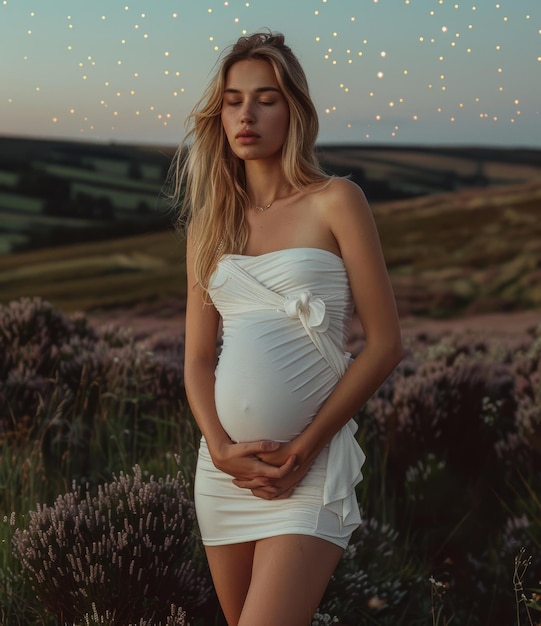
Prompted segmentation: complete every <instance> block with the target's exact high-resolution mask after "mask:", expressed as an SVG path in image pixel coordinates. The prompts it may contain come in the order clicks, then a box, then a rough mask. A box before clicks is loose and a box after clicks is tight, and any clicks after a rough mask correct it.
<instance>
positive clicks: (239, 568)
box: [205, 542, 255, 626]
mask: <svg viewBox="0 0 541 626" xmlns="http://www.w3.org/2000/svg"><path fill="white" fill-rule="evenodd" d="M254 547H255V543H254V542H246V543H235V544H231V545H226V546H205V552H206V554H207V560H208V562H209V567H210V573H211V574H212V581H213V583H214V588H215V589H216V594H217V595H218V600H219V601H220V606H221V607H222V611H223V612H224V615H225V618H226V620H227V623H228V624H229V626H236V625H237V624H238V621H239V618H240V614H241V612H242V607H243V606H244V601H245V599H246V595H247V593H248V588H249V586H250V580H251V577H252V562H253V557H254Z"/></svg>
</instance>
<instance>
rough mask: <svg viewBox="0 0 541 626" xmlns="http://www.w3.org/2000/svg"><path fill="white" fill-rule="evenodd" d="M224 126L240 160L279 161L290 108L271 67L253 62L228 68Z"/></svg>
mask: <svg viewBox="0 0 541 626" xmlns="http://www.w3.org/2000/svg"><path fill="white" fill-rule="evenodd" d="M222 124H223V127H224V130H225V134H226V135H227V140H228V141H229V145H230V146H231V150H233V152H234V153H235V154H236V155H237V156H238V157H239V158H241V159H243V160H246V161H247V160H257V159H276V158H280V156H281V152H282V146H283V145H284V142H285V140H286V137H287V132H288V128H289V106H288V104H287V101H286V99H285V97H284V95H283V93H282V91H281V90H280V88H279V86H278V82H277V81H276V76H275V74H274V70H273V68H272V65H271V64H270V63H268V62H267V61H263V60H261V59H250V60H246V61H238V62H237V63H235V64H234V65H232V66H231V67H230V68H229V70H228V72H227V75H226V81H225V89H224V94H223V102H222Z"/></svg>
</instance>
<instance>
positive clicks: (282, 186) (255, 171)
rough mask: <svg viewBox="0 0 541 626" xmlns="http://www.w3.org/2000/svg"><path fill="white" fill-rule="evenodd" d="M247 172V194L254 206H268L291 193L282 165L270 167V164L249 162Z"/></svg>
mask: <svg viewBox="0 0 541 626" xmlns="http://www.w3.org/2000/svg"><path fill="white" fill-rule="evenodd" d="M245 172H246V193H247V194H248V198H249V199H250V202H251V203H252V205H254V206H258V207H262V206H266V205H267V204H269V202H270V203H272V202H274V201H275V200H276V199H277V198H279V197H281V196H283V195H286V194H287V193H288V191H289V185H288V183H287V181H286V178H285V176H284V173H283V171H282V167H281V163H280V164H276V166H269V164H268V163H265V164H264V165H263V164H261V163H260V162H257V161H247V162H246V163H245Z"/></svg>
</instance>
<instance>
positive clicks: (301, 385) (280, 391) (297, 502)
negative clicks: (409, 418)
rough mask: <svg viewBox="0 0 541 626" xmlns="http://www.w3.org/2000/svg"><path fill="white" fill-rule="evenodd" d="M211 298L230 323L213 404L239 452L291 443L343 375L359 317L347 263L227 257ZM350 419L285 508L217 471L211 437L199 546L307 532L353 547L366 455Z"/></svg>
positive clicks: (293, 251)
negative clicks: (244, 445)
mask: <svg viewBox="0 0 541 626" xmlns="http://www.w3.org/2000/svg"><path fill="white" fill-rule="evenodd" d="M209 292H210V296H211V298H212V301H213V303H214V305H215V307H216V308H217V310H218V311H219V313H220V315H221V317H222V320H223V345H222V350H221V354H220V357H219V361H218V365H217V368H216V384H215V401H216V409H217V412H218V416H219V418H220V421H221V423H222V425H223V427H224V429H225V431H226V432H227V433H228V434H229V436H230V437H231V439H232V440H233V441H236V442H246V441H259V440H262V439H266V440H275V441H280V442H286V441H291V440H292V439H294V438H295V437H296V436H297V435H298V434H299V433H300V432H302V430H303V429H304V428H305V427H306V426H307V425H308V424H309V423H310V422H311V421H312V419H313V418H314V417H315V415H316V413H317V412H318V410H319V408H320V407H321V405H322V404H323V403H324V402H325V400H326V399H327V397H328V396H329V394H330V393H331V392H332V391H333V389H334V387H335V385H336V384H337V382H338V381H339V379H340V377H341V376H342V375H343V374H344V372H345V371H346V369H347V367H348V365H349V362H350V355H349V354H347V353H346V352H345V345H346V341H347V338H348V331H349V325H350V322H351V315H352V310H353V304H352V297H351V291H350V288H349V282H348V278H347V274H346V270H345V267H344V264H343V262H342V259H341V258H340V257H339V256H337V255H335V254H333V253H331V252H328V251H326V250H322V249H319V248H287V249H284V250H277V251H275V252H269V253H267V254H262V255H260V256H245V255H236V254H233V255H225V256H224V257H222V259H221V260H220V261H219V263H218V266H217V268H216V271H215V272H214V274H213V275H212V278H211V281H210V285H209ZM356 429H357V426H356V424H355V422H354V421H353V420H350V422H349V423H348V424H346V426H344V427H343V428H342V429H341V430H340V431H339V432H338V433H337V434H336V435H335V437H334V438H333V439H332V441H331V443H330V444H329V445H328V446H327V447H326V448H325V449H324V450H323V451H322V452H321V454H320V455H319V456H318V458H317V459H316V460H315V462H314V463H313V465H312V467H311V468H310V470H309V472H308V473H307V475H306V476H305V478H304V479H303V480H302V482H301V483H300V484H299V485H298V487H297V488H296V489H295V490H294V492H293V494H292V495H291V496H290V497H289V498H287V499H284V500H263V499H261V498H257V497H255V496H253V495H252V493H251V491H249V490H247V489H241V488H239V487H236V486H235V485H233V483H232V482H231V481H232V477H231V476H230V475H228V474H225V473H223V472H221V471H219V470H218V469H216V467H215V466H214V465H213V463H212V460H211V458H210V455H209V452H208V449H207V446H206V442H205V440H204V438H203V439H202V440H201V446H200V450H199V456H198V462H197V470H196V479H195V504H196V511H197V518H198V522H199V527H200V530H201V535H202V539H203V543H204V544H205V545H223V544H229V543H240V542H244V541H253V540H257V539H262V538H265V537H270V536H275V535H279V534H308V535H314V536H317V537H321V538H323V539H326V540H328V541H331V542H333V543H336V544H338V545H340V546H341V547H345V546H346V545H347V543H348V541H349V539H350V537H351V534H352V532H353V531H354V530H355V528H357V526H358V525H359V524H360V521H361V519H360V514H359V507H358V504H357V500H356V497H355V485H356V484H357V483H358V482H360V480H361V479H362V473H361V466H362V464H363V462H364V458H365V457H364V454H363V452H362V450H361V448H360V447H359V445H358V444H357V441H356V439H355V436H354V433H355V431H356Z"/></svg>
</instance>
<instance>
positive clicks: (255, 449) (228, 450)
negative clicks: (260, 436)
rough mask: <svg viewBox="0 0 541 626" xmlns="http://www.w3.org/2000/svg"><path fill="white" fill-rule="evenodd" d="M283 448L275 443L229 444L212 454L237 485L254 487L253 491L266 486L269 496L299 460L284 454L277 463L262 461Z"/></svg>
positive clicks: (213, 458) (216, 463) (219, 466)
mask: <svg viewBox="0 0 541 626" xmlns="http://www.w3.org/2000/svg"><path fill="white" fill-rule="evenodd" d="M280 447H281V446H280V444H279V443H278V442H275V441H257V442H253V443H232V442H229V443H227V444H224V445H222V446H221V448H220V449H219V450H218V451H217V452H216V453H214V454H213V455H212V460H213V463H214V464H215V465H216V467H217V468H218V469H220V470H222V471H223V472H225V473H226V474H229V475H231V476H233V478H234V480H233V482H234V483H235V484H237V486H244V485H250V486H249V487H248V486H247V487H246V488H249V489H252V488H254V489H258V488H263V487H264V488H267V489H268V490H269V493H273V492H274V486H273V485H274V483H275V482H276V481H277V480H280V479H282V478H284V477H285V476H287V475H288V474H289V473H291V471H292V470H293V467H294V466H295V460H296V459H295V455H292V454H289V455H286V456H284V455H282V458H281V459H280V461H279V462H276V463H268V462H266V461H265V460H263V459H262V456H264V455H265V454H267V453H271V452H273V451H276V450H279V449H280ZM238 483H239V484H238ZM240 483H242V484H240Z"/></svg>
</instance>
